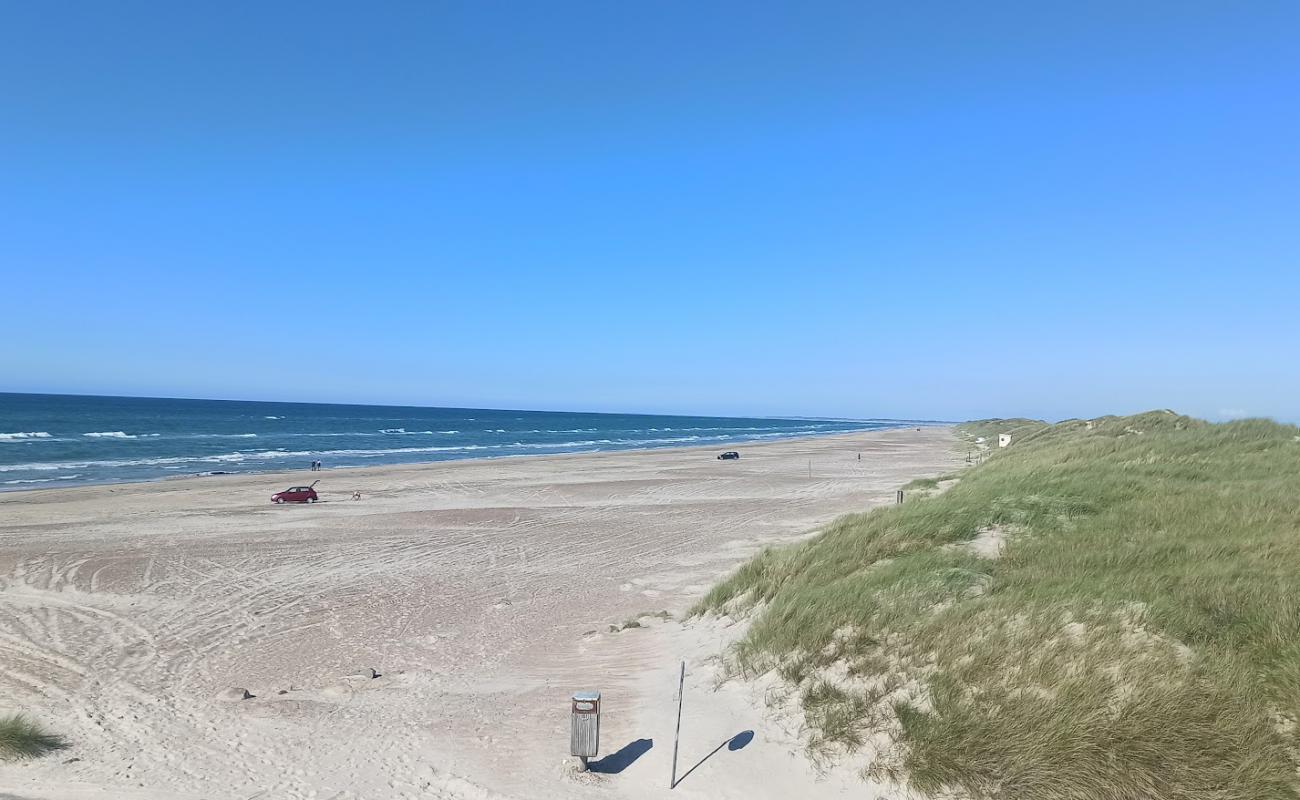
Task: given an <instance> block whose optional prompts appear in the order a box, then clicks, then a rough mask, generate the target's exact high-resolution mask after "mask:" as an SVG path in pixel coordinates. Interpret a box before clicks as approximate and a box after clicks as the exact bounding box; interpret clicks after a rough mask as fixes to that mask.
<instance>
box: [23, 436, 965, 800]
mask: <svg viewBox="0 0 1300 800" xmlns="http://www.w3.org/2000/svg"><path fill="white" fill-rule="evenodd" d="M952 442H953V438H952V432H951V430H950V429H947V428H940V427H928V428H922V429H920V430H916V429H905V430H891V431H872V432H865V433H858V434H846V435H837V436H832V437H825V438H817V439H802V440H791V441H781V442H773V443H766V444H761V445H749V446H744V447H741V448H737V449H740V450H741V451H742V453H743V455H744V457H743V458H742V459H741V460H740V461H732V462H724V461H718V460H716V459H715V458H714V455H715V454H716V452H717V449H702V448H683V449H673V450H657V451H639V452H617V453H601V454H588V455H569V456H548V457H524V458H509V459H496V460H480V461H461V462H450V463H441V464H431V465H419V466H398V467H377V468H367V469H352V470H337V471H325V472H322V473H309V472H306V471H305V470H304V471H300V472H296V473H282V474H276V475H246V476H238V475H234V476H213V477H207V478H193V479H184V480H173V481H163V482H157V483H148V484H129V485H117V486H98V487H82V488H74V489H66V490H54V491H40V492H15V493H8V494H3V495H0V542H2V544H3V546H2V547H0V712H7V711H22V712H24V713H26V714H29V715H30V716H32V717H33V718H35V719H38V720H39V721H41V722H42V723H44V724H46V725H47V726H48V727H49V728H51V729H52V730H54V731H56V732H58V733H60V734H62V735H63V736H65V737H66V738H67V740H68V742H69V743H70V746H69V747H68V748H67V749H66V750H63V751H60V752H58V753H55V754H53V755H50V756H47V757H45V758H42V759H39V760H35V761H30V762H17V763H5V764H3V765H0V797H6V798H7V797H14V798H23V799H24V800H28V799H30V800H81V799H82V798H92V797H93V798H112V799H114V800H118V799H120V800H162V799H163V798H175V799H176V800H192V799H197V798H211V799H213V800H216V799H220V800H225V799H226V798H239V800H253V798H263V799H265V800H298V799H300V798H301V799H304V800H305V799H306V798H319V799H320V800H325V799H326V798H335V799H337V800H343V799H344V798H357V799H364V800H388V799H389V798H456V799H457V800H470V799H486V798H569V797H592V798H598V797H629V798H651V797H667V796H670V794H669V789H668V782H669V773H670V768H671V764H670V762H671V756H672V746H673V739H672V737H673V729H672V725H673V714H674V713H675V710H676V703H675V701H674V699H673V695H674V693H675V691H676V681H677V670H678V665H679V663H680V661H681V660H682V659H683V658H685V659H687V661H688V666H687V669H688V675H687V690H686V695H685V699H684V704H685V707H686V715H685V717H684V722H683V730H682V739H681V754H680V757H679V764H680V767H679V770H678V772H679V774H681V773H684V772H686V771H687V770H689V769H691V768H692V767H696V765H697V764H698V767H697V768H696V769H695V770H694V771H693V772H691V773H690V774H689V775H687V777H686V778H685V779H684V780H683V781H682V782H681V784H680V785H679V786H678V787H677V789H675V790H673V791H672V793H671V796H673V797H694V798H726V797H737V798H740V797H746V798H754V797H838V796H843V795H846V794H847V793H850V792H852V793H854V795H855V796H863V794H862V790H863V787H862V786H861V784H860V783H857V782H856V779H855V778H853V776H852V775H851V774H849V773H847V772H845V773H844V774H841V773H839V772H836V773H832V774H831V775H830V776H825V777H822V776H819V775H818V773H817V772H816V771H815V770H814V769H813V768H812V767H811V765H809V763H808V762H807V761H806V760H805V758H804V757H803V755H802V752H801V749H800V748H801V745H800V743H799V738H798V737H799V731H798V728H797V725H792V724H790V721H789V720H788V719H786V720H782V719H779V718H777V717H775V716H773V715H772V714H770V713H769V712H768V710H767V709H765V708H764V707H763V704H762V703H761V698H758V699H756V697H755V696H754V689H753V687H749V686H737V685H734V684H729V685H726V686H723V687H722V688H720V689H717V688H716V687H715V685H714V681H713V680H712V678H711V677H710V672H709V666H708V663H709V659H710V657H711V656H713V655H716V654H717V653H718V652H720V651H721V650H722V649H723V648H724V647H725V644H726V641H727V633H726V631H725V630H720V629H719V628H718V626H717V625H715V624H711V623H710V624H706V623H699V622H693V623H691V624H690V625H688V626H686V627H683V626H681V625H680V624H679V623H678V622H676V621H669V622H665V621H663V620H662V619H660V618H659V617H651V616H646V617H643V618H642V620H641V622H642V626H641V627H632V628H627V629H624V630H621V631H618V632H611V631H610V627H611V626H620V627H621V626H622V625H623V624H624V623H625V622H626V621H628V620H629V619H632V618H635V617H637V616H638V615H641V614H652V613H656V612H668V613H669V614H671V615H673V616H674V617H680V616H681V615H682V613H683V612H684V611H685V610H686V609H687V608H688V607H689V606H690V605H691V603H692V602H694V601H695V600H697V599H698V598H699V597H700V596H701V595H702V594H703V593H704V592H705V591H706V590H707V589H708V587H709V586H711V585H712V583H713V582H714V581H715V580H717V579H718V578H719V577H721V576H722V575H724V574H726V573H727V572H728V571H730V570H731V569H734V568H735V567H736V566H737V565H738V564H739V563H740V562H741V561H742V560H743V559H745V558H746V557H747V556H750V555H752V554H753V553H755V552H756V551H757V550H759V549H760V548H762V547H763V546H765V545H767V544H775V543H781V542H788V541H791V540H794V539H796V538H798V537H800V536H804V535H807V534H809V533H811V532H812V531H813V530H814V529H815V528H816V527H817V526H818V525H820V524H823V523H825V522H827V521H829V520H830V519H832V518H834V517H835V516H837V515H839V514H842V513H845V512H849V511H858V510H864V509H867V508H869V507H871V506H874V505H879V504H882V503H886V502H892V501H893V492H894V490H895V489H896V488H898V487H899V486H900V485H902V484H903V483H906V482H907V481H908V480H910V479H912V478H915V477H921V476H932V475H936V474H939V473H942V472H945V471H948V470H950V469H952V468H953V467H954V466H955V464H956V463H957V461H958V458H957V456H956V455H955V453H954V450H953V447H952ZM859 453H860V454H861V459H860V460H859V458H858V454H859ZM317 478H319V479H320V485H319V486H318V487H317V488H318V489H320V490H321V498H322V502H320V503H317V504H315V505H294V506H273V505H272V504H271V503H270V502H269V498H270V495H271V494H272V493H273V492H274V491H278V490H280V489H283V488H285V487H287V486H289V485H291V484H297V483H310V482H311V481H312V480H315V479H317ZM354 491H359V492H361V496H362V499H361V500H360V501H353V500H351V499H350V498H351V495H352V493H353V492H354ZM368 670H374V671H375V672H377V673H378V677H370V673H369V672H368ZM356 673H364V674H356ZM234 688H244V689H247V690H248V692H249V693H251V695H253V696H252V697H250V698H248V699H238V700H232V699H227V698H226V697H225V696H224V695H225V694H226V693H227V692H229V690H231V689H234ZM579 689H599V690H600V691H601V692H602V693H603V695H604V704H605V705H604V715H603V718H602V731H601V755H602V756H606V755H609V754H619V755H617V757H615V758H611V759H609V760H607V761H606V762H605V763H604V764H603V765H600V766H602V768H603V769H604V770H605V771H604V772H603V773H601V774H588V775H581V776H574V775H573V774H571V773H569V772H568V771H567V770H566V769H565V768H564V766H563V764H562V762H563V760H564V757H565V756H566V755H567V748H568V723H569V720H568V698H569V695H570V693H571V692H572V691H574V690H579ZM749 731H752V736H749V735H747V736H745V737H742V738H740V739H735V740H733V739H732V737H734V736H735V735H736V734H740V733H742V732H749ZM728 741H732V742H733V743H732V746H731V747H725V746H724V747H721V748H720V749H718V750H716V752H714V754H713V755H711V756H710V755H709V754H710V753H711V752H712V751H715V748H718V747H719V744H720V743H725V742H728ZM706 756H708V758H705V757H706ZM6 793H7V794H6Z"/></svg>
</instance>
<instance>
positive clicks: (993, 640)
mask: <svg viewBox="0 0 1300 800" xmlns="http://www.w3.org/2000/svg"><path fill="white" fill-rule="evenodd" d="M1000 427H1002V425H1001V423H998V422H997V421H982V422H980V423H977V424H975V425H972V426H971V427H969V428H965V429H964V430H963V433H964V434H965V435H966V436H968V437H970V438H972V439H973V438H974V437H975V436H987V435H988V434H989V433H992V434H993V435H994V436H996V433H997V432H1000V431H999V428H1000ZM1016 430H1017V431H1018V433H1015V434H1013V435H1014V436H1015V437H1016V438H1015V440H1014V442H1013V444H1012V446H1011V447H1009V448H1006V449H1004V450H996V448H995V451H994V452H992V453H991V455H990V457H989V458H988V459H987V460H986V461H985V463H983V464H981V465H980V466H977V467H973V468H970V469H968V470H966V471H965V472H964V473H963V474H962V475H961V480H960V481H959V482H958V483H957V484H956V485H955V486H953V487H952V488H950V489H949V490H948V491H946V492H944V493H942V494H939V495H936V496H934V497H929V498H918V499H916V500H913V501H910V502H907V503H904V504H903V505H900V506H889V507H884V508H881V509H878V510H875V511H873V512H871V513H867V514H858V515H851V516H847V517H843V518H841V519H839V520H837V521H835V522H834V523H832V524H831V525H830V526H828V527H827V528H826V529H825V530H824V531H823V532H822V533H820V534H819V535H818V536H817V537H815V538H814V539H811V540H809V541H808V542H805V543H803V544H800V545H797V546H795V547H793V548H789V549H784V550H768V551H765V552H763V553H762V554H760V555H759V556H757V557H756V558H755V559H753V560H752V561H750V562H749V563H747V564H745V565H744V566H742V567H741V568H740V570H738V571H737V572H736V573H735V574H734V575H733V576H731V577H730V578H729V579H727V580H725V581H724V582H723V583H721V584H719V585H718V586H716V587H715V588H714V589H713V590H712V591H711V592H710V593H709V595H708V596H707V597H706V598H705V599H704V600H703V601H701V603H700V604H699V606H697V608H696V609H695V611H696V613H705V612H712V611H721V610H728V611H731V612H733V613H740V612H742V611H743V610H744V609H746V608H749V607H756V616H755V619H754V621H753V624H752V626H751V627H750V629H749V632H748V634H747V636H746V638H745V639H743V640H742V641H741V643H740V644H739V645H738V648H737V651H736V653H735V656H736V658H737V660H738V662H739V663H740V665H741V666H742V668H744V669H745V671H747V672H749V671H754V670H757V671H765V670H767V669H778V670H779V671H780V674H781V675H782V676H783V677H784V678H785V679H786V680H788V681H790V682H792V683H794V684H797V685H798V686H799V687H800V689H801V693H800V697H801V699H802V701H803V706H804V711H805V716H806V720H807V723H808V725H809V727H810V730H811V734H810V742H811V745H812V746H815V747H818V748H825V746H826V745H827V744H828V743H830V744H833V745H835V746H837V747H839V748H840V749H841V750H844V751H850V750H853V749H855V748H857V747H859V746H861V744H862V743H863V742H864V741H866V737H867V736H868V735H871V734H888V737H889V738H890V739H891V740H892V742H893V744H892V745H890V746H887V747H886V748H885V749H884V751H883V752H881V753H880V754H879V756H878V757H877V758H876V760H875V764H874V765H873V767H872V771H874V772H876V773H877V774H883V775H891V776H895V777H898V776H903V777H905V778H906V780H907V781H908V782H909V783H910V785H911V786H912V787H914V788H916V789H919V790H921V791H925V792H933V793H938V792H940V791H943V790H946V789H950V788H954V787H955V788H960V789H962V790H964V791H965V792H966V793H968V794H970V795H972V796H974V797H980V798H1026V797H1032V798H1043V799H1045V800H1052V799H1054V798H1061V799H1062V800H1066V799H1068V800H1076V799H1077V800H1083V798H1088V799H1089V800H1093V799H1095V798H1155V799H1157V800H1166V799H1167V800H1194V799H1195V800H1207V799H1213V800H1247V799H1248V798H1249V799H1251V800H1255V799H1257V798H1294V797H1297V796H1298V793H1297V778H1296V775H1297V746H1298V745H1300V734H1298V733H1297V718H1298V717H1300V429H1297V428H1295V427H1293V426H1286V425H1279V424H1276V423H1272V422H1268V421H1263V420H1244V421H1238V422H1232V423H1225V424H1221V425H1210V424H1208V423H1204V422H1201V421H1199V420H1195V419H1190V418H1187V417H1181V416H1178V415H1176V414H1173V413H1172V412H1150V413H1147V414H1141V415H1137V416H1134V417H1106V418H1101V419H1098V420H1092V421H1082V420H1075V421H1069V422H1064V423H1060V424H1057V425H1052V426H1047V425H1043V424H1038V425H1029V424H1028V423H1024V422H1022V421H1017V427H1016ZM991 529H996V530H998V531H1000V532H1002V533H1003V534H1004V535H1005V536H1007V539H1006V540H1005V541H1006V542H1007V544H1006V549H1005V551H1004V554H1003V556H1002V557H1001V558H999V559H995V560H991V559H988V558H981V557H979V556H978V555H977V554H976V553H974V552H972V551H971V550H970V549H968V548H965V547H962V546H960V543H962V542H966V541H969V540H971V539H972V538H974V537H976V536H977V535H979V534H980V533H981V532H983V531H988V530H991ZM828 676H838V677H828ZM823 684H825V685H823ZM882 685H887V686H889V687H891V691H888V692H884V693H882V692H881V691H880V687H881V686H882Z"/></svg>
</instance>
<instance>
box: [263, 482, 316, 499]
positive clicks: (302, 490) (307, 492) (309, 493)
mask: <svg viewBox="0 0 1300 800" xmlns="http://www.w3.org/2000/svg"><path fill="white" fill-rule="evenodd" d="M318 499H320V498H318V497H317V496H316V484H315V483H313V484H312V485H311V486H293V487H290V488H288V489H285V490H284V491H283V492H276V493H275V494H273V495H271V502H272V503H314V502H316V501H317V500H318Z"/></svg>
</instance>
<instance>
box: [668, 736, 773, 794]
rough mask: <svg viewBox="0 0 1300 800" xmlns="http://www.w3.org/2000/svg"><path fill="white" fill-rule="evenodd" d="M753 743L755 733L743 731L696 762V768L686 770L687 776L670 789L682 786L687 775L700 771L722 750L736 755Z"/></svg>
mask: <svg viewBox="0 0 1300 800" xmlns="http://www.w3.org/2000/svg"><path fill="white" fill-rule="evenodd" d="M752 741H754V732H753V731H741V732H740V733H738V734H736V735H735V736H733V737H731V738H730V739H727V740H725V741H724V742H723V743H722V744H720V745H718V746H717V747H715V748H713V751H712V752H710V753H709V754H708V755H707V756H705V757H704V758H701V759H700V760H699V761H698V762H696V764H695V766H693V767H691V768H690V769H688V770H686V774H685V775H682V777H680V778H678V779H677V781H676V782H675V783H673V785H672V786H670V787H668V788H670V789H676V788H677V787H678V785H680V784H681V782H682V781H684V780H686V776H687V775H690V774H691V773H692V772H694V771H695V770H697V769H699V768H700V765H701V764H703V763H704V762H705V761H708V760H709V759H710V758H713V755H714V753H717V752H718V751H719V750H721V749H722V748H724V747H725V748H727V749H728V750H730V751H731V752H733V753H734V752H736V751H737V750H743V749H744V747H745V745H747V744H749V743H750V742H752Z"/></svg>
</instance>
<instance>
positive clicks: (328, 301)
mask: <svg viewBox="0 0 1300 800" xmlns="http://www.w3.org/2000/svg"><path fill="white" fill-rule="evenodd" d="M1297 41H1300V3H1296V2H1282V3H1252V2H1197V1H1196V0H1190V1H1189V0H1178V1H1177V2H1132V0H1128V1H1127V2H1116V3H1102V2H1096V3H1094V2H1086V3H1051V2H1048V3H1043V2H1027V3H997V2H987V3H957V2H953V3H940V4H928V3H868V2H861V1H858V2H844V3H826V2H788V3H764V2H736V3H709V2H699V1H698V0H692V2H662V3H627V2H591V3H564V2H545V3H541V2H538V3H505V2H466V3H447V2H412V3H375V2H368V3H352V4H342V3H328V2H325V3H306V2H302V3H266V2H248V3H240V2H221V3H176V2H157V3H142V2H131V1H130V0H126V1H125V2H113V3H80V2H29V3H22V2H0V273H2V275H3V285H2V289H0V291H3V297H4V303H3V313H0V390H9V391H49V392H75V393H107V394H136V395H163V396H186V397H220V398H246V399H268V400H307V401H313V400H314V401H343V402H376V403H398V404H403V403H409V404H418V405H469V406H492V407H514V408H541V409H581V410H623V411H651V412H699V413H718V414H805V415H826V416H833V415H842V416H854V417H861V416H893V417H927V418H945V419H956V418H969V417H982V416H990V415H998V416H1011V415H1032V416H1040V417H1048V418H1060V417H1068V416H1093V415H1098V414H1103V413H1112V412H1114V413H1127V412H1133V411H1138V410H1143V409H1147V408H1153V407H1172V408H1175V409H1177V410H1179V411H1183V412H1185V413H1191V414H1196V415H1200V416H1208V417H1215V418H1221V417H1227V416H1236V415H1242V414H1250V415H1271V416H1276V417H1279V418H1282V419H1286V420H1292V421H1294V420H1297V419H1300V359H1298V358H1297V351H1298V350H1300V314H1298V313H1297V311H1298V309H1300V263H1298V259H1297V255H1298V254H1300V102H1298V101H1300V47H1297V44H1296V42H1297Z"/></svg>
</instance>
